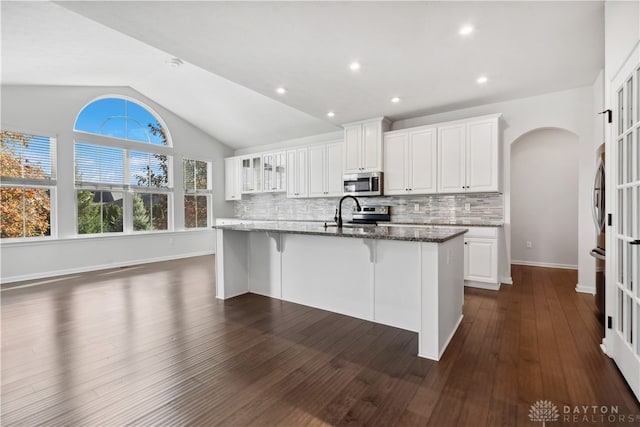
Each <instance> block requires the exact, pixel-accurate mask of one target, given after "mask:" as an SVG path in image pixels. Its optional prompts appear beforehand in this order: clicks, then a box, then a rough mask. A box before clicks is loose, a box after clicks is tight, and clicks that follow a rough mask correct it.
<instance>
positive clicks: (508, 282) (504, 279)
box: [500, 276, 513, 285]
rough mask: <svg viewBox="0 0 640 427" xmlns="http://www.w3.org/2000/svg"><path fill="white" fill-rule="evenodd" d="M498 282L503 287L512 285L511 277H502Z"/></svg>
mask: <svg viewBox="0 0 640 427" xmlns="http://www.w3.org/2000/svg"><path fill="white" fill-rule="evenodd" d="M500 281H501V282H502V284H503V285H513V278H512V277H511V276H502V278H501V279H500Z"/></svg>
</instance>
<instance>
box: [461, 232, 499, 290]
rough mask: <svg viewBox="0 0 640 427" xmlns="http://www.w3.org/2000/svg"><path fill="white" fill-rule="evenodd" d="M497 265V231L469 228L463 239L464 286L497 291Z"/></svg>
mask: <svg viewBox="0 0 640 427" xmlns="http://www.w3.org/2000/svg"><path fill="white" fill-rule="evenodd" d="M498 265H499V260H498V230H497V229H496V228H493V227H469V231H468V232H467V233H466V234H465V237H464V280H465V285H466V286H472V287H479V288H485V289H499V287H500V281H499V279H498Z"/></svg>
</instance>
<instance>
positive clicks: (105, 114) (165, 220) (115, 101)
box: [74, 98, 173, 234]
mask: <svg viewBox="0 0 640 427" xmlns="http://www.w3.org/2000/svg"><path fill="white" fill-rule="evenodd" d="M74 131H75V137H76V142H75V185H76V192H77V201H76V202H77V225H78V233H79V234H98V233H114V232H116V233H118V232H122V233H127V232H138V231H154V230H169V229H170V226H171V222H170V212H171V202H172V197H171V192H172V190H173V185H172V180H171V173H170V172H171V166H172V155H171V152H172V149H171V143H170V138H169V134H168V131H167V130H166V128H165V127H164V126H163V125H162V121H161V120H160V119H159V118H158V117H157V116H156V115H154V114H152V113H151V112H150V111H148V110H147V109H146V108H145V107H143V106H141V105H138V104H137V103H135V102H133V101H131V100H128V99H120V98H102V99H98V100H96V101H94V102H92V103H91V104H89V105H87V106H86V107H85V108H84V109H83V110H82V111H81V112H80V114H79V115H78V119H77V121H76V124H75V126H74Z"/></svg>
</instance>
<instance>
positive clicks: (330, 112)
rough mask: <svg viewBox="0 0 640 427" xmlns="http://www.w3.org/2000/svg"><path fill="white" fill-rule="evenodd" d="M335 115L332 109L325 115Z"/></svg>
mask: <svg viewBox="0 0 640 427" xmlns="http://www.w3.org/2000/svg"><path fill="white" fill-rule="evenodd" d="M335 115H336V113H334V112H333V111H329V112H328V113H327V116H328V117H333V116H335Z"/></svg>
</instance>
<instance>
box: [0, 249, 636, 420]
mask: <svg viewBox="0 0 640 427" xmlns="http://www.w3.org/2000/svg"><path fill="white" fill-rule="evenodd" d="M213 265H214V259H213V257H212V256H206V257H198V258H191V259H186V260H176V261H169V262H163V263H157V264H149V265H143V266H135V267H131V268H122V269H114V270H108V271H101V272H93V273H87V274H80V275H75V276H72V277H68V278H62V279H56V280H54V281H49V282H48V283H40V282H39V281H32V282H24V283H19V284H12V285H7V286H4V287H3V291H2V293H1V298H2V359H1V362H2V363H1V367H2V395H1V397H2V400H1V411H2V417H1V421H2V425H3V426H36V425H46V426H124V425H134V426H152V425H153V426H183V425H189V426H212V425H223V426H226V425H229V426H245V425H284V426H300V425H311V426H320V425H337V426H345V425H365V424H366V425H379V426H392V425H398V426H416V425H429V426H458V425H460V426H500V425H502V426H531V425H540V424H539V423H532V422H531V421H530V420H529V418H528V414H529V409H530V406H531V405H532V404H533V403H535V402H536V401H538V400H550V401H552V402H553V403H554V404H556V405H557V406H558V408H562V405H589V406H591V405H599V406H600V405H608V406H611V405H614V406H618V410H619V413H620V414H638V419H637V420H638V422H637V424H640V406H639V405H638V402H637V401H636V400H635V398H634V397H633V395H632V394H631V392H630V391H629V390H628V388H627V386H626V384H625V383H624V380H623V379H622V377H621V376H620V374H619V372H618V371H617V369H616V367H615V365H614V364H613V362H612V361H611V360H610V359H609V358H607V357H606V356H605V355H604V354H602V352H601V351H600V348H599V343H600V336H601V334H602V326H601V325H600V324H599V322H598V320H597V318H596V315H595V304H594V301H593V296H591V295H583V294H576V292H575V291H574V287H575V284H576V279H577V278H576V272H575V271H569V270H555V269H544V268H536V267H521V266H517V267H514V268H513V278H514V285H512V286H503V287H502V289H501V290H500V291H499V292H493V291H483V290H478V289H466V290H465V305H464V320H463V322H462V324H461V326H460V329H459V330H458V332H457V333H456V335H455V337H454V339H453V340H452V342H451V344H450V345H449V348H448V349H447V351H446V352H445V354H444V356H443V358H442V360H441V361H440V362H433V361H429V360H425V359H420V358H418V357H417V356H416V352H417V335H416V334H415V333H411V332H408V331H403V330H400V329H395V328H391V327H386V326H382V325H376V324H373V323H371V322H366V321H363V320H358V319H354V318H350V317H346V316H341V315H338V314H333V313H328V312H325V311H322V310H317V309H313V308H309V307H305V306H301V305H297V304H292V303H287V302H282V301H278V300H273V299H269V298H266V297H262V296H258V295H251V294H247V295H243V296H240V297H237V298H233V299H231V300H227V301H220V300H217V299H216V298H215V287H214V277H215V275H214V267H213ZM45 282H46V281H45ZM560 410H561V411H562V409H560ZM587 424H589V423H582V424H580V423H578V424H576V423H571V422H566V420H563V419H562V417H561V419H560V420H559V421H557V422H554V423H549V425H554V426H555V425H587ZM589 425H594V424H589ZM608 425H616V424H615V423H614V424H608ZM626 425H633V424H626Z"/></svg>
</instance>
